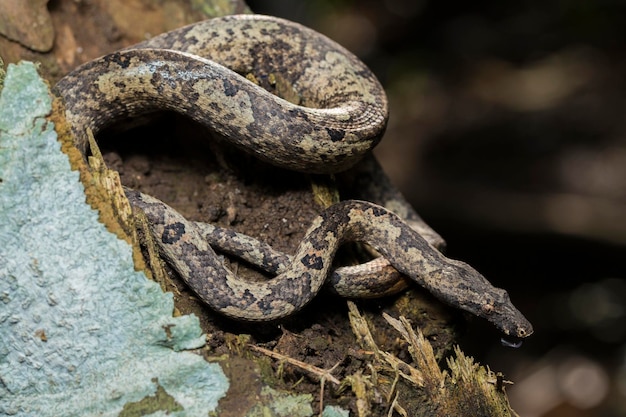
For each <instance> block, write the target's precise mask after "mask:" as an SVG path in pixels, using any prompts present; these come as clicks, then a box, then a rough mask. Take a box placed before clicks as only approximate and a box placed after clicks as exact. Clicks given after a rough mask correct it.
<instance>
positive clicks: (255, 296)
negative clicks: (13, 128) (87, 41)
mask: <svg viewBox="0 0 626 417" xmlns="http://www.w3.org/2000/svg"><path fill="white" fill-rule="evenodd" d="M250 74H252V75H253V76H254V77H253V78H254V79H255V80H256V83H254V82H251V81H250V80H248V79H246V78H245V77H243V76H242V75H250ZM276 80H282V81H284V82H286V83H287V84H288V85H290V86H292V88H293V89H294V91H295V97H297V100H293V99H292V100H291V101H292V102H288V101H286V100H283V99H281V98H279V97H276V96H275V95H273V94H271V93H269V92H268V91H267V90H272V89H274V87H275V83H276V82H277V81H276ZM55 89H56V92H57V93H58V94H59V95H60V96H61V97H62V98H63V100H64V102H65V105H66V116H67V119H68V121H69V122H70V124H71V126H72V130H73V134H74V136H75V138H76V146H77V147H78V149H79V150H80V151H81V152H83V154H84V155H85V156H86V155H87V152H88V150H87V148H88V145H87V144H88V140H87V133H86V132H87V130H88V129H91V130H92V131H93V132H94V133H97V132H98V131H100V130H101V129H102V128H103V127H106V126H108V125H110V124H112V123H114V122H116V121H118V120H119V119H122V118H128V117H133V116H138V115H142V114H145V113H149V112H153V111H158V110H172V111H175V112H178V113H181V114H183V115H185V116H187V117H190V118H192V119H194V120H196V121H198V122H200V123H202V124H204V125H205V126H207V127H208V128H210V129H211V130H212V131H213V132H215V133H216V134H217V135H219V136H221V137H223V138H224V139H226V140H228V141H229V142H231V143H233V144H234V145H236V146H238V147H239V148H240V149H242V150H243V151H245V152H248V153H251V154H253V155H255V156H257V157H259V158H260V159H263V160H265V161H267V162H269V163H271V164H273V165H276V166H279V167H282V168H287V169H291V170H297V171H301V172H307V173H336V172H341V171H345V170H347V169H348V168H350V167H353V166H354V165H355V164H357V162H359V161H360V160H361V159H363V158H364V156H365V155H366V154H367V153H368V152H369V151H370V150H371V149H372V148H373V146H375V145H376V143H377V142H378V141H379V140H380V137H381V136H382V134H383V132H384V130H385V126H386V121H387V117H388V115H387V99H386V96H385V93H384V91H383V89H382V87H381V86H380V84H379V82H378V81H377V79H376V77H375V76H374V75H373V74H372V73H371V72H370V71H369V69H367V67H366V66H365V65H364V64H363V63H361V62H360V61H359V60H358V59H357V58H356V57H354V56H353V55H352V54H351V53H349V52H348V51H346V50H345V49H343V48H342V47H341V46H339V45H337V44H336V43H334V42H333V41H331V40H329V39H327V38H325V37H324V36H322V35H320V34H318V33H316V32H314V31H312V30H311V29H308V28H305V27H303V26H301V25H298V24H296V23H292V22H289V21H285V20H282V19H277V18H272V17H266V16H254V15H241V16H228V17H223V18H216V19H211V20H209V21H206V22H200V23H197V24H194V25H190V26H187V27H184V28H181V29H178V30H175V31H172V32H168V33H166V34H163V35H160V36H157V37H155V38H153V39H151V40H149V41H146V42H143V43H140V44H138V45H136V46H133V47H131V48H129V49H126V50H122V51H118V52H115V53H112V54H110V55H106V56H104V57H102V58H98V59H96V60H94V61H91V62H89V63H87V64H85V65H83V66H81V67H79V68H77V69H76V70H75V71H73V72H72V73H70V74H68V75H67V76H66V77H64V78H63V79H62V80H61V81H59V83H58V84H57V85H56V86H55ZM293 101H295V103H293ZM366 160H367V158H366ZM369 160H370V161H371V160H372V159H369ZM359 169H360V168H358V165H357V166H356V167H355V168H353V170H352V171H353V172H357V173H359V172H360V171H359ZM357 175H359V174H357ZM359 176H360V175H359ZM356 182H358V181H356ZM375 182H376V183H377V184H380V185H382V186H383V187H385V186H386V183H385V181H384V180H377V181H375ZM395 194H396V193H395V192H387V191H385V192H383V193H381V198H382V199H388V200H389V201H386V202H384V204H385V205H386V206H388V207H389V206H394V204H393V202H394V201H395V202H398V201H400V204H399V206H397V207H395V208H399V209H400V210H401V211H403V213H402V214H403V217H404V218H405V219H408V220H416V221H417V224H418V225H417V228H418V229H422V230H426V231H427V232H428V231H429V230H430V229H428V228H427V226H425V224H424V223H423V222H421V220H420V219H419V218H418V217H417V215H416V214H414V212H413V211H412V209H408V208H407V206H408V205H407V204H405V203H404V202H403V200H398V199H396V197H395ZM126 195H127V197H128V199H129V201H130V202H131V204H132V205H133V207H135V208H137V209H140V210H142V211H143V212H144V213H145V214H146V216H147V217H148V219H149V222H150V225H151V226H150V227H151V229H152V233H153V234H154V235H155V237H156V238H157V241H158V242H159V245H160V249H161V251H162V253H163V255H164V256H165V258H166V259H167V260H168V262H169V263H170V264H171V265H172V266H173V267H174V268H175V269H176V270H177V271H178V273H179V274H180V276H181V278H183V279H184V280H185V281H186V282H187V284H188V285H189V286H190V287H191V288H192V289H193V290H194V291H195V292H196V293H197V294H198V295H199V297H200V298H201V299H202V300H203V301H205V302H206V303H207V304H208V305H209V306H211V307H212V308H213V309H215V310H216V311H218V312H220V313H222V314H225V315H228V316H231V317H234V318H237V319H243V320H250V321H259V320H274V319H278V318H281V317H284V316H286V315H289V314H292V313H293V312H295V311H298V310H299V309H301V308H302V307H303V306H304V305H306V304H307V303H308V302H309V301H310V300H311V299H312V298H313V297H314V296H315V295H316V294H317V292H318V291H319V289H320V288H321V286H322V285H323V284H324V282H325V281H326V280H327V278H328V276H329V275H332V276H333V277H334V278H332V280H334V281H335V282H333V284H334V285H335V287H336V288H340V290H339V291H338V292H341V293H343V294H345V295H350V288H351V287H361V285H359V284H358V283H355V282H354V281H350V282H349V283H348V284H342V278H341V273H338V272H337V271H336V272H335V273H332V274H331V270H330V269H331V264H332V259H333V257H334V255H335V252H336V250H337V248H338V247H339V245H341V243H343V242H345V241H352V240H356V241H364V242H366V243H369V244H370V245H371V246H373V247H374V248H376V249H377V250H378V251H379V252H380V253H381V254H382V255H383V256H384V262H383V267H385V265H387V266H388V267H389V268H391V266H390V265H393V267H394V268H395V269H397V270H398V271H399V272H401V273H402V274H404V275H406V276H407V277H409V278H410V279H412V280H414V281H416V282H417V283H419V284H420V285H422V286H424V287H425V288H427V289H428V290H429V291H431V292H432V293H433V294H434V295H435V296H437V297H439V298H440V299H442V300H443V301H445V302H447V303H449V304H451V305H453V306H455V307H458V308H461V309H463V310H466V311H469V312H471V313H473V314H475V315H477V316H480V317H484V318H486V319H487V320H489V321H491V322H492V323H493V324H495V325H496V327H498V328H499V329H500V330H501V331H502V332H504V333H505V334H506V335H511V336H517V337H525V336H528V335H529V334H531V333H532V326H531V325H530V323H528V321H527V320H526V319H525V318H524V316H523V315H522V314H521V313H520V312H519V311H518V310H517V309H516V308H515V307H514V306H513V304H512V303H511V302H510V300H509V298H508V295H507V293H506V292H505V291H504V290H502V289H499V288H495V287H493V286H492V285H491V284H490V283H489V282H488V281H487V280H486V279H485V278H484V277H483V276H482V275H481V274H480V273H478V272H477V271H476V270H474V269H473V268H472V267H470V266H469V265H467V264H465V263H462V262H459V261H454V260H451V259H448V258H446V257H445V256H443V255H442V254H441V253H440V252H439V251H437V250H436V249H435V248H434V247H433V246H432V245H431V244H429V242H427V241H426V240H425V239H424V238H423V237H422V236H421V235H420V234H419V233H418V232H416V231H415V230H413V229H412V228H411V227H410V226H409V225H408V224H407V223H406V222H405V221H403V220H402V219H401V218H400V217H398V216H397V215H395V214H393V213H392V212H391V211H389V210H388V209H386V208H384V207H382V206H379V205H377V204H374V203H369V202H364V201H357V200H347V201H342V202H340V203H337V204H334V205H332V206H331V207H329V208H328V209H326V210H325V211H324V212H323V213H322V214H321V215H320V216H319V217H318V218H316V219H315V220H314V221H313V222H312V225H311V227H310V228H309V230H308V232H307V234H306V236H305V238H304V239H303V240H302V242H301V244H300V245H299V247H298V249H297V251H296V253H295V254H294V255H293V256H292V257H285V256H283V257H282V258H279V259H278V260H276V258H274V261H273V262H274V264H275V266H276V267H275V268H274V270H273V271H272V272H274V273H277V274H278V275H277V276H276V277H275V278H273V279H270V280H268V281H267V282H261V283H259V282H247V281H243V280H241V279H239V278H238V277H237V276H236V275H235V274H233V273H232V272H231V271H229V270H228V268H226V267H225V266H224V265H223V264H222V262H221V261H220V259H219V257H218V256H217V255H216V254H215V252H214V251H213V249H212V248H211V246H210V245H209V243H208V242H207V240H205V239H203V237H202V234H203V230H204V232H205V234H206V229H203V228H202V227H201V226H200V225H198V224H195V223H193V222H189V221H187V220H186V219H184V217H183V216H181V215H180V214H179V213H177V212H176V211H175V210H174V209H172V208H171V207H169V206H167V205H165V204H164V203H163V202H161V201H159V200H157V199H154V198H153V197H150V196H147V195H144V194H142V193H140V192H138V191H133V190H127V191H126ZM391 200H393V201H391ZM221 233H222V234H223V237H225V238H226V239H230V240H232V242H235V243H236V242H238V241H241V239H239V238H240V237H241V236H239V237H238V236H237V235H236V234H234V232H232V233H229V232H224V231H223V230H222V231H221ZM429 236H430V240H431V243H436V242H441V241H440V238H439V237H438V235H436V234H435V233H434V232H433V233H432V234H429ZM217 241H219V238H218V239H217ZM248 242H250V241H248ZM218 243H219V242H218ZM233 251H234V252H238V253H239V254H241V253H243V252H244V250H243V249H242V247H241V246H240V247H239V248H238V247H237V246H236V245H235V247H234V249H233ZM274 255H276V254H274ZM274 255H271V256H269V255H268V256H266V257H261V258H260V259H261V260H260V261H259V262H261V263H263V262H266V263H269V260H270V259H271V258H272V256H274ZM281 256H282V255H281ZM385 262H386V264H385ZM389 268H387V269H389ZM392 281H393V280H392ZM390 282H391V281H390ZM342 285H343V287H342ZM385 285H386V284H385ZM365 287H367V286H365ZM374 287H375V285H374V286H372V285H370V286H369V288H374ZM358 292H359V291H358V290H357V289H355V292H354V293H356V294H358ZM383 292H384V291H383Z"/></svg>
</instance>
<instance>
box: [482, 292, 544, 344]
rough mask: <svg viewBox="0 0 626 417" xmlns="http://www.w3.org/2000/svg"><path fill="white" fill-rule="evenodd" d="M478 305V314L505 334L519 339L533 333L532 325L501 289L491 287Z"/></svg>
mask: <svg viewBox="0 0 626 417" xmlns="http://www.w3.org/2000/svg"><path fill="white" fill-rule="evenodd" d="M482 298H483V304H482V305H481V306H480V314H479V315H480V316H481V317H483V318H485V319H487V320H488V321H489V322H491V323H492V324H494V325H495V326H496V327H497V328H498V329H500V331H502V333H504V334H505V335H506V336H511V337H515V338H519V339H523V338H525V337H528V336H530V335H531V334H533V325H532V324H530V322H529V321H528V320H527V319H526V317H524V315H523V314H522V313H521V312H520V311H519V310H518V309H517V308H515V306H514V305H513V303H512V302H511V299H510V298H509V294H508V293H507V292H506V291H505V290H503V289H501V288H495V287H492V289H491V291H489V293H487V294H485V295H484V297H482Z"/></svg>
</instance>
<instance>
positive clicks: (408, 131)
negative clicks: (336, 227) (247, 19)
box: [247, 0, 626, 417]
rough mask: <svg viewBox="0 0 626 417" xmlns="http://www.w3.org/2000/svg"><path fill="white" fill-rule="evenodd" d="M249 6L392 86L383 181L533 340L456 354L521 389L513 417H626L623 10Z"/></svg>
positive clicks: (326, 1) (619, 6) (545, 4)
mask: <svg viewBox="0 0 626 417" xmlns="http://www.w3.org/2000/svg"><path fill="white" fill-rule="evenodd" d="M247 2H248V4H249V5H250V7H251V8H252V9H253V10H254V11H255V12H257V13H265V14H271V15H275V16H280V17H285V18H288V19H291V20H295V21H299V22H302V23H304V24H306V25H307V26H311V27H313V28H315V29H317V30H318V31H320V32H322V33H325V34H326V35H328V36H330V37H331V38H333V39H335V40H336V41H338V42H339V43H341V44H343V45H344V46H346V47H347V48H348V49H350V50H352V51H353V52H354V53H356V54H357V55H358V56H359V57H361V59H363V60H364V61H365V62H366V63H367V64H368V65H369V66H370V67H371V68H372V69H373V70H374V72H375V73H376V74H377V75H378V77H379V78H380V80H381V81H382V83H383V84H384V86H385V88H386V90H387V92H388V94H389V98H390V106H391V120H390V123H389V128H388V132H387V134H386V136H385V138H384V140H383V142H382V144H381V145H380V146H379V147H378V149H377V151H376V153H377V155H378V157H379V159H380V160H381V162H382V164H383V166H384V167H385V169H386V170H387V172H388V174H389V175H390V176H391V178H392V179H393V181H394V182H395V183H396V184H397V185H398V186H399V187H400V188H401V189H402V191H403V192H404V193H405V195H406V196H407V197H408V199H409V200H410V201H411V202H412V203H413V204H414V206H415V207H416V208H417V209H418V211H419V212H420V213H421V214H422V216H423V217H424V218H425V219H426V220H427V221H428V222H429V223H430V224H431V225H432V226H433V227H434V228H435V229H436V230H437V231H439V233H441V234H442V235H443V236H444V238H445V239H446V240H447V242H448V254H449V255H450V256H451V257H454V258H459V259H463V260H465V261H467V262H469V263H470V264H472V265H473V266H475V267H476V268H477V269H478V270H480V271H481V272H483V273H484V274H485V275H486V276H487V277H488V278H489V279H490V280H491V281H492V283H494V284H495V285H497V286H500V287H504V288H506V289H507V290H508V291H509V293H510V295H511V298H512V299H513V301H514V302H515V304H516V305H517V306H518V307H519V308H520V310H522V311H523V312H524V313H525V314H526V315H527V317H528V318H529V319H530V321H531V322H532V323H533V324H534V326H535V335H533V336H532V337H531V338H530V339H528V340H527V341H526V342H525V343H524V345H523V346H522V347H521V348H520V349H517V350H511V349H505V348H504V347H502V346H500V345H499V344H498V343H497V341H496V340H497V338H494V337H493V335H491V334H489V331H490V329H487V328H484V327H483V326H481V325H480V324H479V323H475V324H474V323H472V324H470V326H472V328H470V329H469V331H468V332H467V335H468V336H467V340H463V341H462V346H463V349H464V350H465V351H466V353H468V354H471V355H473V356H475V357H476V358H477V359H478V360H480V361H481V363H483V364H488V365H489V366H490V367H491V369H493V370H496V371H502V372H504V373H505V374H506V376H507V378H509V379H511V380H513V381H515V384H514V385H512V386H510V387H509V388H508V393H509V398H510V400H511V403H512V406H513V408H514V409H515V410H516V411H517V412H518V413H519V414H520V415H521V416H522V417H539V416H542V417H548V416H549V417H564V416H567V417H578V416H581V417H583V416H584V417H587V416H605V417H611V416H626V360H625V359H626V349H625V348H626V320H625V318H626V280H625V278H626V266H625V263H626V250H625V247H626V117H625V116H626V114H625V113H626V112H625V106H624V104H625V103H624V101H625V99H624V97H625V95H624V93H625V92H626V85H625V80H626V77H625V74H626V72H625V71H626V54H625V52H626V48H625V47H626V3H625V2H623V1H618V0H613V1H611V0H598V1H583V0H571V1H563V0H562V1H557V0H551V1H518V2H487V1H474V2H436V1H425V0H424V1H419V0H412V1H411V0H378V1H374V0H362V1H348V0H343V1H340V0H335V1H331V0H315V1H307V2H295V1H292V0H274V1H271V0H258V1H253V0H248V1H247ZM474 326H475V328H474Z"/></svg>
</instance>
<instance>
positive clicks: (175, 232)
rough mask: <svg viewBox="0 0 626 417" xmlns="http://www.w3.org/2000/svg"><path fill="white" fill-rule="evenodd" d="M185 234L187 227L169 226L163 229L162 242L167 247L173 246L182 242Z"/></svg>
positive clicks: (182, 225) (174, 224)
mask: <svg viewBox="0 0 626 417" xmlns="http://www.w3.org/2000/svg"><path fill="white" fill-rule="evenodd" d="M184 234H185V225H184V224H182V223H178V222H176V223H172V224H168V225H166V226H165V227H164V228H163V234H162V235H161V242H163V243H165V244H166V245H172V244H174V243H176V242H178V241H179V240H180V238H181V237H183V235H184Z"/></svg>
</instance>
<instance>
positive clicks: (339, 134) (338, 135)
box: [326, 127, 346, 142]
mask: <svg viewBox="0 0 626 417" xmlns="http://www.w3.org/2000/svg"><path fill="white" fill-rule="evenodd" d="M326 131H327V132H328V136H330V140H332V141H333V142H339V141H340V140H342V139H343V138H344V137H345V136H346V132H345V131H343V130H337V129H331V128H329V127H327V128H326Z"/></svg>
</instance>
